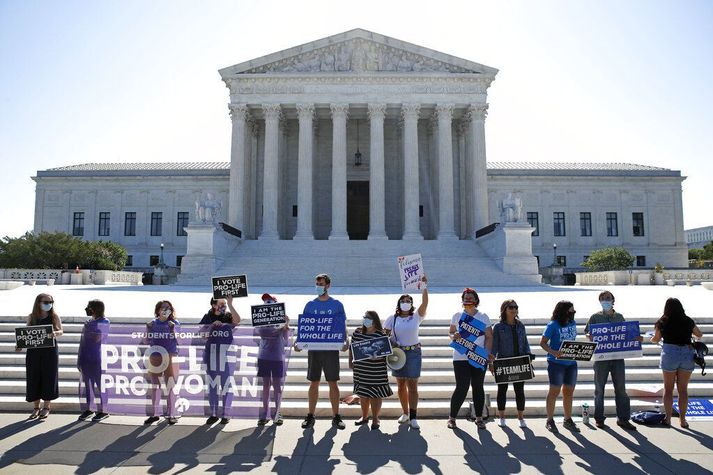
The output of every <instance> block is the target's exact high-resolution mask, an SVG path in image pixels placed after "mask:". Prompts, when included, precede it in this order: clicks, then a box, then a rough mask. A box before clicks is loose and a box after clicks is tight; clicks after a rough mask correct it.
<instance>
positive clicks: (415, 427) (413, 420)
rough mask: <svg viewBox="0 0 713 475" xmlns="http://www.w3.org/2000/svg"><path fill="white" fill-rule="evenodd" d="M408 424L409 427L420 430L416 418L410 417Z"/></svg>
mask: <svg viewBox="0 0 713 475" xmlns="http://www.w3.org/2000/svg"><path fill="white" fill-rule="evenodd" d="M409 424H410V425H411V428H412V429H413V430H421V426H420V425H418V421H417V420H416V419H411V422H410V423H409Z"/></svg>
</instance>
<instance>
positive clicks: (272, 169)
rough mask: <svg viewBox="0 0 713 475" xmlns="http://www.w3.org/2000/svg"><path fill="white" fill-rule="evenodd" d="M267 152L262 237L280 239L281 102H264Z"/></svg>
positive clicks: (263, 188) (264, 174)
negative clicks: (278, 228) (278, 221)
mask: <svg viewBox="0 0 713 475" xmlns="http://www.w3.org/2000/svg"><path fill="white" fill-rule="evenodd" d="M262 109H263V111H264V113H265V152H264V153H263V161H264V167H263V170H264V172H263V179H262V233H260V239H278V238H279V234H278V232H277V201H278V200H277V193H278V178H279V176H278V159H277V154H278V148H279V147H278V144H279V139H280V136H279V132H280V127H279V126H280V113H281V108H280V104H264V105H263V106H262Z"/></svg>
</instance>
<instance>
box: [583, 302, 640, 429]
mask: <svg viewBox="0 0 713 475" xmlns="http://www.w3.org/2000/svg"><path fill="white" fill-rule="evenodd" d="M599 305H600V306H601V307H602V310H601V312H597V313H595V314H593V315H592V316H591V317H589V321H588V322H587V325H586V326H585V327H584V333H585V334H586V335H587V338H589V340H590V341H592V335H591V334H590V332H589V326H590V325H596V324H599V323H621V322H623V321H624V316H623V315H622V314H620V313H618V312H616V311H614V294H612V293H611V292H609V291H608V290H605V291H604V292H602V293H600V294H599ZM638 340H639V341H644V338H643V337H642V336H639V338H638ZM593 366H594V424H595V425H596V426H597V428H599V429H604V428H605V427H606V424H604V419H605V417H604V390H605V388H606V385H607V379H609V374H610V373H611V381H612V384H613V385H614V401H615V403H616V418H617V421H616V423H617V425H618V426H619V427H622V428H624V429H626V430H636V426H634V424H632V423H631V422H630V421H629V419H631V403H630V401H629V395H628V394H626V365H625V364H624V360H623V359H618V360H606V361H595V362H594V365H593Z"/></svg>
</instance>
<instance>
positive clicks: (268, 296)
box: [262, 293, 277, 302]
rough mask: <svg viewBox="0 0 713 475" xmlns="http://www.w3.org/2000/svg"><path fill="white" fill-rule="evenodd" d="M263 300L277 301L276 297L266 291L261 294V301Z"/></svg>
mask: <svg viewBox="0 0 713 475" xmlns="http://www.w3.org/2000/svg"><path fill="white" fill-rule="evenodd" d="M265 300H274V301H275V302H277V299H276V298H275V297H273V296H272V295H270V294H267V293H265V294H262V301H263V302H264V301H265Z"/></svg>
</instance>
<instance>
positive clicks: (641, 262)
mask: <svg viewBox="0 0 713 475" xmlns="http://www.w3.org/2000/svg"><path fill="white" fill-rule="evenodd" d="M636 267H646V256H636Z"/></svg>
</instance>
